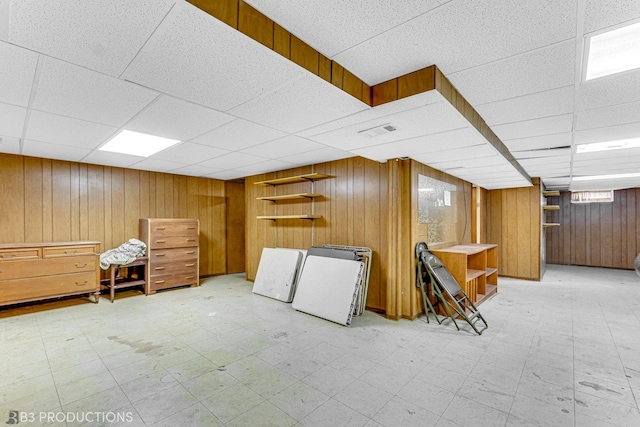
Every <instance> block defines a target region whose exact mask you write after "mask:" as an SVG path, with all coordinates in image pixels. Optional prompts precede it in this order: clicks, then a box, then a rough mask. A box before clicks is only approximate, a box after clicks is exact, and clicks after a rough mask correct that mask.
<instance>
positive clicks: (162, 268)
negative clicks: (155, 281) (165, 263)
mask: <svg viewBox="0 0 640 427" xmlns="http://www.w3.org/2000/svg"><path fill="white" fill-rule="evenodd" d="M154 270H164V267H156V268H155V269H154Z"/></svg>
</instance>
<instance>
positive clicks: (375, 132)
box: [358, 123, 397, 138]
mask: <svg viewBox="0 0 640 427" xmlns="http://www.w3.org/2000/svg"><path fill="white" fill-rule="evenodd" d="M396 129H397V128H396V127H395V126H393V125H392V124H391V123H386V124H384V125H380V126H376V127H372V128H369V129H364V130H361V131H358V134H359V135H363V136H367V137H369V138H374V137H376V136H380V135H385V134H387V133H389V132H393V131H395V130H396Z"/></svg>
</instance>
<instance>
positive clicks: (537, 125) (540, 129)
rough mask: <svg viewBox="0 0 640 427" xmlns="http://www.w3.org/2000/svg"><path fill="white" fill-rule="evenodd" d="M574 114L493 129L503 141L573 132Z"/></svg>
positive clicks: (494, 127) (510, 124) (493, 127)
mask: <svg viewBox="0 0 640 427" xmlns="http://www.w3.org/2000/svg"><path fill="white" fill-rule="evenodd" d="M572 124H573V114H563V115H561V116H552V117H544V118H541V119H534V120H526V121H524V122H515V123H507V124H504V125H497V126H492V127H491V129H492V130H493V131H494V132H495V133H496V135H498V137H499V138H500V139H502V140H510V139H514V138H528V137H532V136H540V135H554V134H558V133H564V132H571V128H572Z"/></svg>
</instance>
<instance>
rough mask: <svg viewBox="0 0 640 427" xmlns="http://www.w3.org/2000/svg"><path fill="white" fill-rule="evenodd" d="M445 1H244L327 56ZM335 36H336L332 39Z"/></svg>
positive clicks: (445, 0)
mask: <svg viewBox="0 0 640 427" xmlns="http://www.w3.org/2000/svg"><path fill="white" fill-rule="evenodd" d="M446 2H447V0H428V1H424V0H403V1H402V2H398V1H395V0H378V1H375V2H371V1H369V2H345V1H341V0H313V1H306V2H305V4H304V7H299V3H298V2H297V1H293V0H288V1H283V0H280V1H275V2H274V1H269V0H248V1H247V3H249V4H250V5H252V6H253V7H255V8H256V9H258V10H259V11H261V12H262V13H264V14H265V15H267V16H268V17H270V18H271V19H273V20H274V21H275V22H277V23H278V24H280V25H281V26H283V27H284V28H286V29H287V30H288V31H290V32H291V33H292V34H295V35H296V36H297V37H299V38H300V39H301V40H304V41H305V42H306V43H307V44H309V45H311V46H312V47H314V48H315V49H316V50H318V51H319V52H321V53H322V54H324V55H325V56H327V57H331V56H333V55H335V54H337V53H339V52H342V51H343V50H345V49H348V48H350V47H352V46H355V45H357V44H359V43H362V42H363V41H365V40H368V39H370V38H372V37H374V36H376V35H378V34H380V33H383V32H385V31H387V30H389V29H391V28H393V27H396V26H398V25H400V24H402V23H404V22H406V21H408V20H410V19H412V18H414V17H416V16H418V15H421V14H423V13H425V12H427V11H429V10H431V9H433V8H435V7H437V6H439V5H441V4H443V3H446ZM336 34H339V35H340V37H336V36H335V35H336Z"/></svg>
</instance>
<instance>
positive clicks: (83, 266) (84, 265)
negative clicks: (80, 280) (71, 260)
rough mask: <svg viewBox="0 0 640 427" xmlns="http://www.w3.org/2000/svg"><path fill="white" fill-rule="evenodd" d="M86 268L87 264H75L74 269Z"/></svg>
mask: <svg viewBox="0 0 640 427" xmlns="http://www.w3.org/2000/svg"><path fill="white" fill-rule="evenodd" d="M86 266H87V263H86V262H85V263H84V264H78V263H77V262H76V268H85V267H86Z"/></svg>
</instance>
